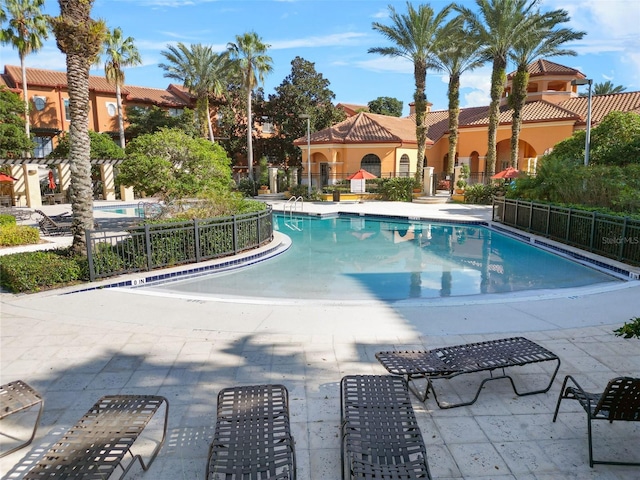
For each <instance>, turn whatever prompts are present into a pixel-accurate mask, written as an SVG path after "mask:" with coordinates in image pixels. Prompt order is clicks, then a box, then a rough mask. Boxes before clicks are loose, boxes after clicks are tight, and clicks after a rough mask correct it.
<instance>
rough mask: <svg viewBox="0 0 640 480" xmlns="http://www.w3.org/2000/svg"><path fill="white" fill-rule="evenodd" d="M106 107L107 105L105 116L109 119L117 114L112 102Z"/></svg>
mask: <svg viewBox="0 0 640 480" xmlns="http://www.w3.org/2000/svg"><path fill="white" fill-rule="evenodd" d="M106 105H107V114H108V115H109V116H110V117H115V116H116V114H117V113H118V106H117V105H116V104H115V103H113V102H107V103H106Z"/></svg>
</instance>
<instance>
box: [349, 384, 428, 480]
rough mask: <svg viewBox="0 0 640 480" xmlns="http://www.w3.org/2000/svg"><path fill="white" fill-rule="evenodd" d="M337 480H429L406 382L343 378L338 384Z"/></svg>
mask: <svg viewBox="0 0 640 480" xmlns="http://www.w3.org/2000/svg"><path fill="white" fill-rule="evenodd" d="M340 402H341V430H342V447H341V457H342V478H343V480H347V479H348V480H351V479H377V478H380V479H382V478H386V479H417V478H428V479H430V478H431V474H430V472H429V465H428V464H427V453H426V449H425V445H424V440H423V439H422V434H421V433H420V428H419V427H418V423H417V421H416V417H415V414H414V411H413V406H412V405H411V399H410V398H409V390H408V388H407V382H406V381H405V380H404V379H403V378H400V377H393V376H391V375H349V376H346V377H343V378H342V381H341V382H340Z"/></svg>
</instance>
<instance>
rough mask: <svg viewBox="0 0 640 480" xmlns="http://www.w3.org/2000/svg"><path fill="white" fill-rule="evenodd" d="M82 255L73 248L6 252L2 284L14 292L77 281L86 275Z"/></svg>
mask: <svg viewBox="0 0 640 480" xmlns="http://www.w3.org/2000/svg"><path fill="white" fill-rule="evenodd" d="M83 270H84V268H83V265H82V259H81V258H75V257H72V256H70V250H69V249H63V250H49V251H38V252H23V253H15V254H12V255H4V256H3V257H2V262H0V285H1V286H2V287H4V288H6V289H7V290H9V291H11V292H13V293H19V292H37V291H40V290H41V289H43V288H49V287H54V286H60V285H65V284H70V283H75V282H78V281H80V280H86V278H83Z"/></svg>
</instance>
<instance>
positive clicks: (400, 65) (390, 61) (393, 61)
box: [354, 56, 413, 75]
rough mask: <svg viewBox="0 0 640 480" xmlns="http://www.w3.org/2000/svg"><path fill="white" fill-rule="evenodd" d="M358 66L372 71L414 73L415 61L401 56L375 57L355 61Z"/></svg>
mask: <svg viewBox="0 0 640 480" xmlns="http://www.w3.org/2000/svg"><path fill="white" fill-rule="evenodd" d="M354 65H355V66H356V67H359V68H362V69H363V70H371V71H372V72H391V73H408V74H410V75H413V63H411V62H410V61H409V60H407V59H405V58H399V57H382V56H380V57H375V58H372V59H371V60H362V61H358V62H354Z"/></svg>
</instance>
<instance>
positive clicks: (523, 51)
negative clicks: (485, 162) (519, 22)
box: [509, 10, 585, 169]
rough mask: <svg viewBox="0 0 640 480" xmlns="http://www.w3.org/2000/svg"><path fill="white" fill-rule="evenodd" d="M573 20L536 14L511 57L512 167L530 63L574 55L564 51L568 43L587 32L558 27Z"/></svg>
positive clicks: (515, 161) (515, 164)
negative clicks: (512, 66) (512, 62)
mask: <svg viewBox="0 0 640 480" xmlns="http://www.w3.org/2000/svg"><path fill="white" fill-rule="evenodd" d="M569 20H570V18H569V14H568V13H567V12H566V11H565V10H553V11H551V12H547V13H539V12H538V13H536V15H533V16H532V17H531V18H529V20H528V21H527V28H526V29H525V32H524V33H523V34H522V35H521V36H520V38H518V39H517V40H516V42H515V44H514V45H513V48H512V50H511V52H510V53H509V57H510V58H511V60H513V61H514V62H515V64H516V73H515V75H514V77H513V79H512V82H511V83H512V87H511V95H510V96H509V105H510V106H511V108H512V109H513V119H512V121H511V166H512V167H513V168H516V169H517V168H518V142H519V140H520V129H521V127H522V110H523V109H524V105H525V103H526V101H527V86H528V85H529V64H530V63H531V62H534V61H535V60H537V59H540V58H545V57H553V56H559V55H572V56H575V55H577V53H576V52H575V51H573V50H567V49H563V48H561V46H562V45H563V44H565V43H567V42H571V41H573V40H580V39H581V38H582V37H584V35H585V32H576V31H573V30H571V29H570V28H558V29H556V27H557V26H558V25H559V24H561V23H566V22H568V21H569Z"/></svg>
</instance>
